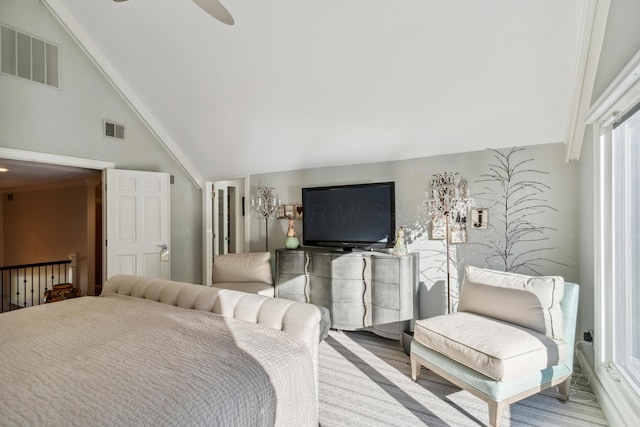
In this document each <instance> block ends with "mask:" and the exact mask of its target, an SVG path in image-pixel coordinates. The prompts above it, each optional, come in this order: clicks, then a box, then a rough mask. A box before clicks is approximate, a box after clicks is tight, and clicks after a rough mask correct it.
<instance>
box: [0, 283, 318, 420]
mask: <svg viewBox="0 0 640 427" xmlns="http://www.w3.org/2000/svg"><path fill="white" fill-rule="evenodd" d="M0 364H1V365H0V367H1V368H0V425H3V426H11V425H29V426H38V425H47V426H63V425H64V426H72V425H75V426H87V425H92V426H94V425H109V426H118V425H122V426H131V425H137V426H142V425H153V426H159V425H172V426H175V425H189V426H197V425H207V426H273V425H276V426H305V425H315V426H317V406H316V405H317V404H316V396H315V387H314V377H313V366H312V360H311V357H310V355H309V352H308V351H306V349H305V348H304V346H303V344H301V343H300V342H298V341H297V340H296V339H295V338H293V337H290V336H289V335H287V334H286V333H284V332H282V331H279V330H276V329H273V328H268V327H264V326H262V325H258V324H254V323H250V322H246V321H243V320H238V319H233V318H228V317H222V316H220V315H217V314H214V313H208V312H204V311H197V310H188V309H184V308H179V307H174V306H170V305H167V304H162V303H158V302H154V301H149V300H145V299H141V298H134V297H129V296H123V295H117V294H109V295H103V296H101V297H81V298H76V299H72V300H66V301H60V302H56V303H52V304H45V305H41V306H36V307H31V308H26V309H21V310H16V311H12V312H9V313H4V314H1V315H0Z"/></svg>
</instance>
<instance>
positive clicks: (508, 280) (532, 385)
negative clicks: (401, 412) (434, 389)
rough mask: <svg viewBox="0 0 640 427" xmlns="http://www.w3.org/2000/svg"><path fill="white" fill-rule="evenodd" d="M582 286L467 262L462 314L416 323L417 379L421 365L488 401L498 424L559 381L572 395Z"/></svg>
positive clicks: (413, 354)
mask: <svg viewBox="0 0 640 427" xmlns="http://www.w3.org/2000/svg"><path fill="white" fill-rule="evenodd" d="M577 310H578V285H576V284H574V283H565V282H564V280H563V279H562V278H561V277H558V276H544V277H534V276H526V275H521V274H514V273H507V272H500V271H493V270H487V269H479V268H475V267H467V268H466V269H465V277H464V281H463V284H462V290H461V292H460V300H459V305H458V311H457V312H455V313H451V314H444V315H440V316H435V317H432V318H428V319H423V320H418V321H417V322H416V324H415V329H414V339H413V341H412V343H411V352H410V356H411V377H412V379H413V380H414V381H416V380H417V379H418V376H419V374H420V369H421V367H422V366H424V367H426V368H428V369H430V370H432V371H433V372H435V373H436V374H438V375H440V376H442V377H443V378H445V379H447V380H449V381H450V382H452V383H453V384H455V385H457V386H458V387H461V388H462V389H464V390H467V391H469V392H470V393H472V394H473V395H475V396H477V397H479V398H480V399H482V400H484V401H485V402H487V403H488V405H489V424H490V425H491V426H499V425H500V421H501V419H502V415H503V410H504V408H505V407H506V406H508V405H509V404H511V403H514V402H517V401H518V400H521V399H524V398H525V397H527V396H530V395H532V394H535V393H538V392H539V391H541V390H544V389H546V388H549V387H553V386H558V390H559V394H560V398H561V399H562V400H567V399H568V398H569V387H570V382H571V375H572V373H573V349H574V340H575V328H576V316H577Z"/></svg>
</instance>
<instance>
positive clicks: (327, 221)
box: [302, 182, 395, 249]
mask: <svg viewBox="0 0 640 427" xmlns="http://www.w3.org/2000/svg"><path fill="white" fill-rule="evenodd" d="M302 207H303V211H304V212H303V215H302V238H303V245H307V246H338V247H342V248H345V249H351V248H356V247H357V248H384V247H391V246H393V243H394V238H395V184H394V183H393V182H381V183H369V184H357V185H340V186H330V187H313V188H303V189H302Z"/></svg>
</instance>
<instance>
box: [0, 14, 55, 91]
mask: <svg viewBox="0 0 640 427" xmlns="http://www.w3.org/2000/svg"><path fill="white" fill-rule="evenodd" d="M0 27H1V30H0V38H1V39H2V40H1V46H2V55H1V56H0V60H1V61H2V65H1V66H0V70H1V71H2V73H3V74H8V75H10V76H15V77H20V78H22V79H26V80H31V81H33V82H36V83H42V84H45V85H48V86H53V87H58V47H57V46H55V45H53V44H51V43H49V42H46V41H44V40H40V39H38V38H35V37H32V36H30V35H29V34H26V33H23V32H21V31H18V30H14V29H13V28H10V27H7V26H5V25H2V26H0Z"/></svg>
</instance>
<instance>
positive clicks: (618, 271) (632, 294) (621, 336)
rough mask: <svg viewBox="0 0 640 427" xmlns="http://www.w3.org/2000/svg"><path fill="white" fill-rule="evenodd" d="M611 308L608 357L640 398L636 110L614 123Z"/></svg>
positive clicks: (639, 119)
mask: <svg viewBox="0 0 640 427" xmlns="http://www.w3.org/2000/svg"><path fill="white" fill-rule="evenodd" d="M611 160H612V168H611V170H612V184H613V185H612V187H611V191H612V200H613V204H612V219H613V223H612V224H611V232H612V239H613V250H614V253H613V266H614V269H613V271H614V277H613V283H612V287H613V301H612V303H613V307H612V315H613V319H612V323H613V324H612V326H613V328H614V334H613V336H612V337H611V338H612V350H613V351H612V354H611V358H612V360H613V363H614V364H615V366H616V368H617V370H618V371H619V372H620V374H621V375H622V376H623V377H624V378H625V379H626V381H627V382H628V383H629V384H630V385H631V386H632V387H633V388H634V389H635V391H636V393H637V394H638V395H640V263H639V262H638V261H639V260H640V111H638V108H635V109H633V110H632V111H631V112H630V113H628V114H626V115H625V116H624V117H623V118H622V119H621V120H620V121H619V122H618V123H616V124H615V125H614V129H613V132H612V139H611Z"/></svg>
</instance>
